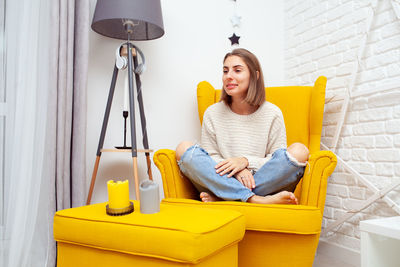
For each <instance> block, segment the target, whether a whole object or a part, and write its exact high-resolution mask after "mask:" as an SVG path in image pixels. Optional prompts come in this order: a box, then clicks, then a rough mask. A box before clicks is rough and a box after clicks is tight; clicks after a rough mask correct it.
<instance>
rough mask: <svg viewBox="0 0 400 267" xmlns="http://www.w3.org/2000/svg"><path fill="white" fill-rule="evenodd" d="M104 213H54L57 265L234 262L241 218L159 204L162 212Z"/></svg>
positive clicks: (97, 209)
mask: <svg viewBox="0 0 400 267" xmlns="http://www.w3.org/2000/svg"><path fill="white" fill-rule="evenodd" d="M133 202H134V206H135V211H134V212H133V213H131V214H129V215H125V216H115V217H114V216H109V215H107V214H106V208H105V207H106V203H101V204H95V205H90V206H84V207H79V208H73V209H66V210H61V211H58V212H57V213H56V214H55V217H54V238H55V240H56V241H57V266H58V267H67V266H68V267H71V266H74V267H79V266H85V267H87V266H96V267H99V266H118V267H123V266H130V267H132V266H139V267H147V266H227V267H228V266H237V261H238V256H237V255H238V253H237V250H238V248H237V247H238V245H237V244H238V242H239V241H240V240H241V239H242V238H243V235H244V231H245V218H244V216H243V215H242V214H241V213H239V212H237V211H232V210H214V209H206V208H192V207H181V206H176V205H173V204H161V207H160V212H159V213H155V214H141V213H140V206H139V202H138V201H133Z"/></svg>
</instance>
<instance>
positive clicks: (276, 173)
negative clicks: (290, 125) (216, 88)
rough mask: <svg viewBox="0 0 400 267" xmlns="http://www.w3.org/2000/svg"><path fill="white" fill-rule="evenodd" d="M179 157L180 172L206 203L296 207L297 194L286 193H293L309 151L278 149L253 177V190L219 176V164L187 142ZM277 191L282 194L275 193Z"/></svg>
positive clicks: (300, 147)
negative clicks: (239, 201) (227, 202)
mask: <svg viewBox="0 0 400 267" xmlns="http://www.w3.org/2000/svg"><path fill="white" fill-rule="evenodd" d="M286 151H287V153H285V152H286ZM186 152H187V153H186ZM176 158H177V160H178V164H179V167H180V169H181V171H182V172H183V173H184V174H185V175H186V176H187V177H188V178H189V179H190V180H191V181H192V183H193V185H194V186H195V187H196V188H197V189H198V190H199V191H200V192H201V193H200V198H201V199H202V201H204V202H208V201H217V200H221V199H225V200H238V199H240V200H242V201H245V202H250V203H262V204H297V199H296V197H295V196H294V194H293V193H292V192H289V191H286V190H293V189H294V186H295V185H296V184H297V182H298V181H299V179H300V177H301V176H302V174H303V171H304V167H303V165H305V162H306V160H307V159H308V149H307V147H305V146H304V145H303V144H300V143H294V144H292V145H291V146H289V147H288V148H287V150H286V149H279V150H277V151H276V152H275V153H274V155H273V157H272V159H271V160H269V161H268V162H267V163H266V164H265V165H264V166H262V167H261V168H260V169H259V170H258V171H257V172H256V173H255V174H254V179H255V181H256V188H254V190H253V191H252V190H250V189H248V188H247V187H245V186H243V185H242V183H240V182H239V181H238V180H236V179H235V178H233V177H232V178H228V177H226V175H223V176H220V175H219V174H217V173H216V172H215V168H214V166H215V165H216V162H215V161H214V160H213V159H212V158H211V157H210V156H209V155H208V153H207V152H206V151H205V150H204V149H202V148H201V147H199V146H198V145H194V144H193V143H191V142H188V141H185V142H182V143H180V144H179V145H178V147H177V149H176ZM285 189H286V190H285ZM278 191H281V192H279V193H274V192H278ZM210 192H211V193H210ZM273 193H274V194H273Z"/></svg>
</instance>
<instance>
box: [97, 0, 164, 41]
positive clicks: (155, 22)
mask: <svg viewBox="0 0 400 267" xmlns="http://www.w3.org/2000/svg"><path fill="white" fill-rule="evenodd" d="M124 20H132V21H133V22H134V24H138V25H135V26H134V27H133V33H132V34H131V35H130V38H129V39H130V40H152V39H157V38H160V37H161V36H163V35H164V25H163V19H162V14H161V4H160V0H97V4H96V10H95V12H94V16H93V22H92V29H93V30H94V31H95V32H97V33H99V34H101V35H104V36H107V37H111V38H116V39H122V40H127V39H128V34H127V32H126V30H125V28H124V25H123V21H124Z"/></svg>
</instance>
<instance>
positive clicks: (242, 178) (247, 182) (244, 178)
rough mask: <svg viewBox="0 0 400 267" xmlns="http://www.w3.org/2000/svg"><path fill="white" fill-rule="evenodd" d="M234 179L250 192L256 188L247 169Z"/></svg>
mask: <svg viewBox="0 0 400 267" xmlns="http://www.w3.org/2000/svg"><path fill="white" fill-rule="evenodd" d="M235 178H236V179H237V180H238V181H239V182H240V183H241V184H242V185H244V186H245V187H247V188H248V189H250V190H253V188H255V187H256V182H255V181H254V177H253V174H251V171H249V170H248V169H243V170H241V171H240V172H238V173H237V174H236V175H235Z"/></svg>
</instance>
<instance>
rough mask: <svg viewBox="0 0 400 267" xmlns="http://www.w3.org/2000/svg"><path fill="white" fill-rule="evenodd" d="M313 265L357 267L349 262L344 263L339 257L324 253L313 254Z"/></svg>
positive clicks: (314, 266)
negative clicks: (335, 257)
mask: <svg viewBox="0 0 400 267" xmlns="http://www.w3.org/2000/svg"><path fill="white" fill-rule="evenodd" d="M313 267H359V266H355V265H352V264H349V263H345V262H343V261H341V260H339V259H334V258H331V257H329V256H326V255H324V254H318V253H317V256H315V260H314V264H313Z"/></svg>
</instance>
